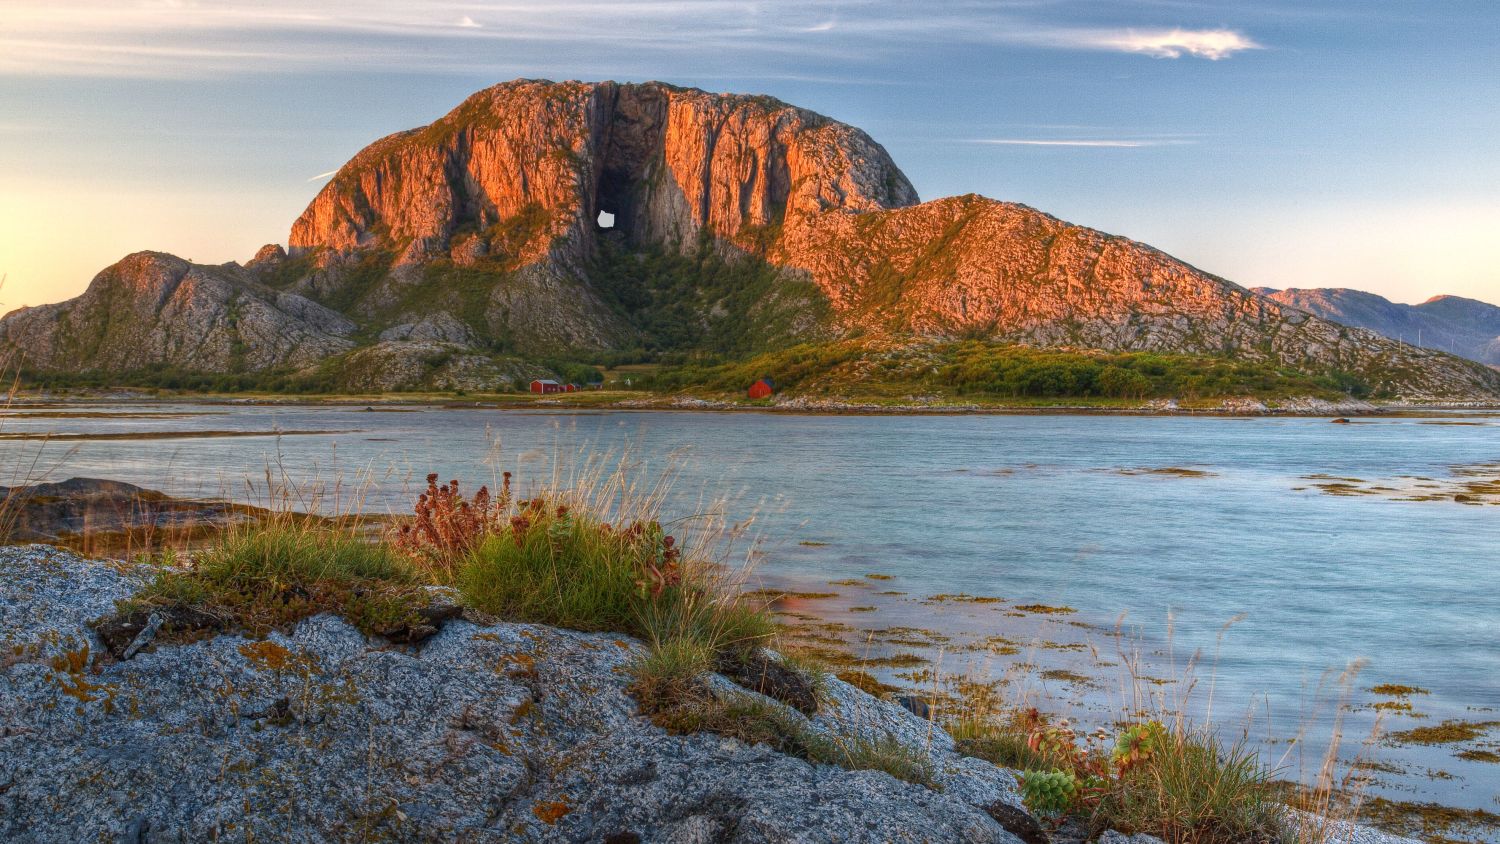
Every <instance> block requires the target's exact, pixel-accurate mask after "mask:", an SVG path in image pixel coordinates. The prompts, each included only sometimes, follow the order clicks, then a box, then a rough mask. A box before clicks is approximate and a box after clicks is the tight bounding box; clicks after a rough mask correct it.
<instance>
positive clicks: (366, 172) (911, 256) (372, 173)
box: [0, 80, 1500, 397]
mask: <svg viewBox="0 0 1500 844" xmlns="http://www.w3.org/2000/svg"><path fill="white" fill-rule="evenodd" d="M601 221H605V222H609V223H610V225H608V226H605V225H601ZM862 335H879V336H882V337H889V338H896V339H897V340H900V339H902V338H910V339H912V340H924V339H926V340H931V339H941V340H948V339H977V340H984V341H990V342H1008V343H1010V342H1013V343H1025V344H1031V345H1036V346H1045V347H1065V348H1073V349H1096V350H1106V351H1113V352H1133V351H1151V352H1163V353H1170V354H1190V355H1214V356H1222V357H1228V358H1233V359H1235V360H1239V361H1248V362H1260V363H1266V364H1268V365H1272V366H1280V367H1292V368H1296V369H1297V370H1298V371H1301V372H1305V373H1309V374H1317V375H1334V374H1338V375H1348V376H1352V377H1353V378H1354V379H1355V380H1357V381H1358V382H1359V383H1360V384H1362V385H1363V389H1365V390H1368V391H1372V392H1375V393H1376V394H1381V395H1403V396H1446V397H1458V396H1479V395H1483V396H1489V395H1495V394H1497V393H1500V374H1497V373H1495V372H1493V371H1491V370H1489V369H1486V368H1484V367H1480V366H1476V365H1473V364H1471V363H1470V362H1468V361H1463V360H1459V359H1457V358H1455V357H1452V356H1449V355H1446V354H1441V353H1438V352H1434V351H1431V350H1426V349H1418V348H1416V347H1413V346H1409V345H1405V344H1402V343H1399V342H1394V341H1391V340H1389V339H1387V338H1385V337H1382V336H1380V335H1379V334H1377V333H1374V332H1371V331H1365V330H1362V329H1358V328H1350V327H1346V326H1342V325H1338V324H1335V323H1332V322H1329V321H1327V320H1325V319H1322V318H1319V317H1317V316H1312V315H1309V314H1308V313H1307V312H1305V311H1304V310H1301V309H1298V308H1293V307H1288V306H1286V305H1284V304H1282V303H1280V302H1277V301H1275V300H1272V299H1268V298H1266V297H1263V296H1259V295H1256V294H1255V293H1253V292H1251V291H1248V290H1245V289H1243V288H1241V287H1239V286H1237V285H1235V284H1233V283H1231V282H1229V281H1226V280H1224V279H1222V278H1219V277H1217V276H1213V275H1210V274H1208V273H1205V272H1202V271H1200V270H1197V269H1195V268H1193V267H1191V266H1188V265H1187V264H1184V263H1183V262H1181V261H1177V260H1176V259H1173V258H1172V257H1170V256H1168V255H1165V254H1163V253H1161V252H1159V251H1157V250H1155V249H1152V248H1150V247H1148V246H1145V245H1143V244H1139V243H1136V242H1134V241H1131V240H1128V239H1126V238H1122V237H1116V236H1112V235H1107V234H1104V233H1102V232H1098V231H1094V230H1091V229H1087V228H1083V227H1080V226H1074V225H1071V224H1068V223H1065V222H1063V221H1061V220H1057V219H1056V218H1053V217H1050V216H1048V215H1046V214H1043V213H1041V212H1039V211H1036V210H1033V209H1031V208H1027V207H1025V206H1021V205H1016V204H1012V203H1005V202H999V201H995V200H992V199H987V198H984V197H981V196H977V195H967V196H960V197H950V198H946V199H940V200H936V201H932V202H927V203H921V202H919V199H918V197H917V194H916V191H915V190H914V189H913V188H912V185H911V183H910V182H909V181H908V180H907V178H906V177H905V175H903V174H902V173H901V171H900V169H899V168H898V167H897V166H896V165H895V163H894V162H893V161H892V160H891V158H890V156H889V155H887V154H886V152H885V150H884V149H883V148H882V147H881V146H880V145H879V144H877V143H875V141H873V140H872V139H871V138H870V137H869V136H868V135H866V134H865V133H864V132H862V131H860V130H859V129H856V128H854V127H852V126H848V125H845V124H842V123H839V122H837V121H834V120H832V119H830V118H827V117H824V116H822V115H818V114H815V113H813V112H810V111H807V110H804V109H799V108H796V107H794V106H791V105H788V104H786V103H782V102H780V101H778V100H775V99H772V98H769V97H762V96H741V95H727V94H710V93H706V92H703V91H698V90H693V89H684V88H677V87H674V86H671V85H666V84H663V83H654V82H653V83H645V84H638V85H635V84H631V85H623V84H616V83H613V82H602V83H581V82H564V83H553V82H546V81H533V80H519V81H515V82H510V83H505V84H502V85H497V86H495V87H493V88H489V89H486V90H484V91H481V92H479V93H477V94H475V95H473V96H472V97H470V98H469V99H468V100H466V101H465V102H464V103H463V104H461V105H460V106H459V107H458V108H456V109H454V110H453V111H452V112H450V113H449V114H448V115H446V116H445V117H443V118H441V119H440V120H438V121H436V122H434V123H433V124H431V125H430V126H426V127H422V128H420V129H413V130H410V131H406V132H400V133H397V134H394V135H391V136H389V137H386V138H383V139H381V140H379V141H376V142H375V143H373V144H371V145H370V146H369V147H367V148H366V149H364V150H363V151H361V152H360V153H359V154H358V155H356V156H355V157H354V158H353V159H352V160H351V161H349V163H347V164H346V165H345V166H344V167H343V168H341V169H340V170H339V171H338V173H337V174H336V175H335V176H334V177H333V179H332V180H331V181H330V182H329V183H328V184H327V185H326V186H325V187H324V188H323V190H322V191H320V192H319V194H318V195H317V197H316V198H315V199H314V200H313V201H312V202H311V204H310V205H309V206H308V207H307V209H306V210H305V211H304V212H303V214H302V215H301V216H300V217H299V218H298V219H297V221H296V222H295V223H294V224H293V226H292V230H291V234H290V238H289V244H288V248H287V249H286V250H284V251H283V250H282V249H280V247H276V246H269V247H267V248H265V249H263V250H262V251H261V253H260V254H259V255H257V256H256V258H255V259H254V260H252V261H250V262H249V263H247V264H246V265H244V266H243V267H241V266H238V265H234V264H231V265H226V266H222V267H207V266H200V265H190V264H187V263H186V262H183V261H181V260H180V259H176V258H172V257H171V256H164V255H158V254H154V253H141V254H137V255H132V256H129V257H127V258H126V259H125V260H123V261H121V262H120V263H119V264H116V265H115V266H113V267H111V268H109V269H107V270H105V271H104V272H103V273H101V274H100V276H99V277H97V278H96V279H95V281H94V283H93V284H92V285H91V286H90V288H89V290H88V291H87V292H86V293H85V294H84V295H83V296H81V297H79V298H77V299H74V300H71V301H69V302H65V303H61V304H59V305H51V306H47V307H44V308H33V309H27V310H22V311H20V312H17V313H13V314H11V315H8V316H7V317H5V318H4V319H3V320H0V344H5V345H7V346H9V347H10V350H11V352H12V353H13V354H18V355H21V356H22V357H23V358H24V361H25V366H26V367H27V368H28V369H29V370H30V371H32V372H34V373H54V374H67V373H73V374H77V373H100V372H102V373H108V374H111V375H118V376H122V377H123V376H126V375H128V374H129V373H139V372H148V371H157V372H160V371H162V370H170V371H182V372H191V373H214V374H219V375H244V374H257V375H259V376H264V375H266V374H274V375H277V376H278V377H280V378H282V380H283V381H284V382H285V383H289V384H290V383H301V384H303V385H306V384H314V385H320V386H325V387H329V388H334V389H349V388H360V389H385V388H393V387H399V386H403V385H408V384H414V383H420V384H426V385H432V386H438V387H448V388H458V387H463V388H483V387H491V388H492V387H494V386H496V385H499V384H506V383H515V382H517V381H519V380H521V379H524V378H526V377H529V373H532V372H538V371H556V370H557V369H558V367H559V366H562V365H564V364H565V363H567V362H582V363H586V362H590V361H600V360H603V359H608V358H609V357H610V356H619V355H621V354H635V355H638V356H652V355H664V354H676V355H684V356H689V357H699V358H702V357H707V358H712V359H716V360H735V359H744V358H746V357H748V356H751V355H754V354H758V353H764V352H769V351H775V350H778V349H784V348H787V347H789V346H791V345H794V344H798V343H821V342H829V341H834V340H839V339H846V338H849V337H853V336H862Z"/></svg>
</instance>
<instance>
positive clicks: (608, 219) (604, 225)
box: [597, 211, 615, 229]
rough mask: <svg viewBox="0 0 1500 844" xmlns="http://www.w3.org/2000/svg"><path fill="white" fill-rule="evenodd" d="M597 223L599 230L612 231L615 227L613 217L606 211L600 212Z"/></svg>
mask: <svg viewBox="0 0 1500 844" xmlns="http://www.w3.org/2000/svg"><path fill="white" fill-rule="evenodd" d="M597 222H598V223H599V228H601V229H612V228H614V227H615V215H613V214H611V213H609V212H608V211H600V212H599V219H598V221H597Z"/></svg>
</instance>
